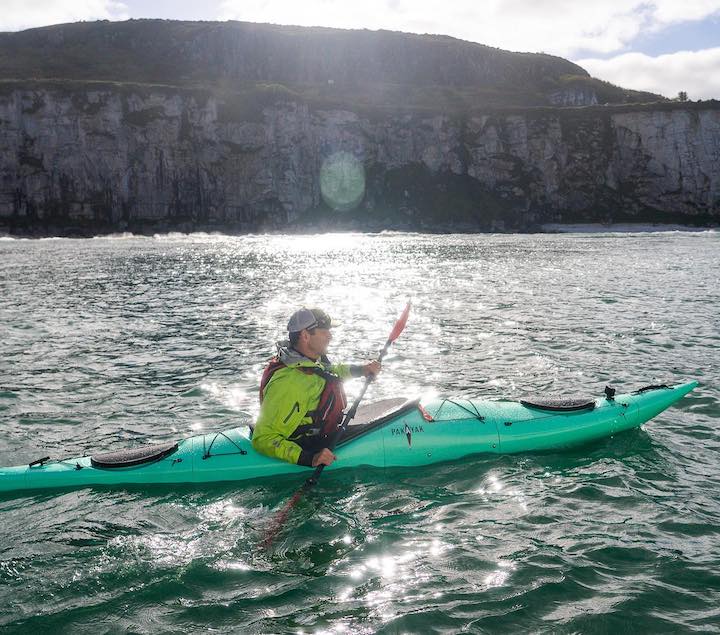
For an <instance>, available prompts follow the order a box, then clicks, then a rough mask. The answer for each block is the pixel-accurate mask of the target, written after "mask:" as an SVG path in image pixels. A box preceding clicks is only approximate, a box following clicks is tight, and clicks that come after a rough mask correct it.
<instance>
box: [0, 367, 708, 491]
mask: <svg viewBox="0 0 720 635" xmlns="http://www.w3.org/2000/svg"><path fill="white" fill-rule="evenodd" d="M695 386H697V382H694V381H693V382H688V383H685V384H681V385H678V386H674V387H664V386H663V387H651V388H650V389H643V390H641V391H638V392H635V393H629V394H624V395H617V396H615V397H614V398H610V397H608V396H606V397H601V398H598V399H595V400H585V403H574V404H569V405H567V407H564V406H563V405H562V404H558V403H542V401H539V400H523V401H507V400H492V401H491V400H470V399H436V400H433V401H430V402H428V403H426V404H424V405H423V406H420V405H419V403H418V401H417V400H415V401H405V400H401V399H391V400H383V401H380V402H376V403H374V404H369V405H368V406H366V407H365V408H363V409H361V410H359V411H358V416H357V417H356V420H355V421H354V423H353V424H352V425H350V426H349V427H348V431H347V433H346V436H345V438H344V439H343V442H342V443H341V444H340V445H339V446H338V448H337V451H336V454H337V455H338V458H339V461H338V462H337V463H334V464H333V465H331V466H330V467H329V468H327V469H331V470H333V469H341V468H348V467H358V466H370V467H380V468H385V467H401V466H422V465H428V464H432V463H437V462H444V461H451V460H456V459H459V458H462V457H464V456H468V455H471V454H480V453H495V454H499V453H502V454H512V453H517V452H527V451H542V450H551V449H560V448H565V447H570V446H575V445H579V444H582V443H587V442H589V441H593V440H596V439H600V438H603V437H607V436H612V435H614V434H616V433H619V432H622V431H624V430H628V429H631V428H635V427H638V426H640V425H642V424H643V423H645V422H646V421H648V420H649V419H651V418H652V417H654V416H656V415H657V414H659V413H660V412H662V411H663V410H665V409H667V408H668V407H670V406H671V405H672V404H673V403H675V402H676V401H678V400H679V399H681V398H682V397H683V396H684V395H686V394H687V393H689V392H690V391H691V390H692V389H693V388H695ZM545 401H546V402H547V400H545ZM291 473H297V474H299V475H304V474H308V473H309V472H308V468H306V467H302V466H298V465H291V464H289V463H285V462H283V461H279V460H277V459H272V458H268V457H266V456H263V455H261V454H258V453H257V452H256V451H255V450H254V449H253V447H252V443H251V429H250V428H249V427H247V426H245V427H241V428H232V429H230V430H224V431H220V432H212V433H208V434H202V435H198V436H195V437H190V438H187V439H183V440H181V441H179V442H177V443H174V442H173V443H165V444H161V445H159V446H141V447H139V448H134V449H131V450H123V451H120V452H113V453H108V454H97V455H93V456H91V457H78V458H75V459H69V460H63V461H50V460H47V459H44V460H42V461H40V462H34V463H33V464H30V465H23V466H15V467H7V468H0V492H3V491H5V492H7V491H17V490H25V489H37V488H63V487H83V486H92V485H130V484H152V483H157V484H169V483H209V482H216V481H240V480H248V479H255V478H264V477H268V476H275V475H280V474H291Z"/></svg>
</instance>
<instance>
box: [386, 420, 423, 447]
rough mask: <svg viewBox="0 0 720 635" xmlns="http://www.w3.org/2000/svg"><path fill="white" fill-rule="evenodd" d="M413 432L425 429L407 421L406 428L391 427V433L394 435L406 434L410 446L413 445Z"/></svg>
mask: <svg viewBox="0 0 720 635" xmlns="http://www.w3.org/2000/svg"><path fill="white" fill-rule="evenodd" d="M413 432H425V430H423V427H422V426H409V425H408V424H407V423H406V424H405V427H404V428H390V435H391V436H393V437H394V436H395V435H402V434H404V435H405V438H407V442H408V446H410V447H412V435H413Z"/></svg>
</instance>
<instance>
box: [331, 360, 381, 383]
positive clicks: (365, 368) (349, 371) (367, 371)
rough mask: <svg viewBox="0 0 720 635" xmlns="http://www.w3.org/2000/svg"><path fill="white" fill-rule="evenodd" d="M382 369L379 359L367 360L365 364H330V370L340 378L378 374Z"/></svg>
mask: <svg viewBox="0 0 720 635" xmlns="http://www.w3.org/2000/svg"><path fill="white" fill-rule="evenodd" d="M381 369H382V365H381V364H380V362H378V361H375V360H373V361H371V362H365V363H364V364H333V365H332V366H330V372H331V373H332V374H333V375H337V376H338V377H340V379H349V378H350V377H367V376H368V375H377V374H378V373H379V372H380V370H381Z"/></svg>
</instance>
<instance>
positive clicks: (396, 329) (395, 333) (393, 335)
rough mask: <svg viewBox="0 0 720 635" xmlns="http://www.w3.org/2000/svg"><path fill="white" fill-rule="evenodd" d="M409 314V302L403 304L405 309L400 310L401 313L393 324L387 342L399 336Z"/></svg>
mask: <svg viewBox="0 0 720 635" xmlns="http://www.w3.org/2000/svg"><path fill="white" fill-rule="evenodd" d="M409 315H410V302H408V303H407V305H405V310H404V311H403V312H402V315H401V316H400V317H399V318H398V321H397V322H395V326H394V327H393V330H392V332H391V333H390V337H388V342H394V341H395V340H396V339H397V338H398V337H400V333H402V332H403V329H404V328H405V325H406V324H407V321H408V316H409Z"/></svg>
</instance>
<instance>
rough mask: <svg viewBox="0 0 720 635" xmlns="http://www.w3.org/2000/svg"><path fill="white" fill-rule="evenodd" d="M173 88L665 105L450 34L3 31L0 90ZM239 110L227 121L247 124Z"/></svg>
mask: <svg viewBox="0 0 720 635" xmlns="http://www.w3.org/2000/svg"><path fill="white" fill-rule="evenodd" d="M3 79H6V80H10V79H14V80H32V79H36V80H43V81H47V80H70V81H75V82H113V83H114V84H115V85H116V86H117V85H118V84H120V85H122V84H132V85H146V84H152V85H165V86H175V87H182V88H185V89H193V88H196V89H201V90H208V91H212V92H220V93H223V94H237V95H244V96H245V98H246V99H247V100H248V101H249V102H250V103H249V105H248V106H247V108H249V109H250V110H253V109H254V108H256V107H257V104H258V103H260V102H262V103H266V102H267V100H268V99H269V98H272V97H274V98H277V99H289V98H293V99H301V100H302V101H305V102H308V103H312V104H316V105H318V106H325V107H333V108H344V109H348V110H357V109H361V110H363V109H364V110H372V111H382V110H398V109H408V108H409V109H415V110H426V111H452V112H459V111H467V110H473V109H477V108H486V107H490V108H496V107H497V108H502V107H536V106H545V105H551V101H550V100H549V94H550V93H555V92H557V91H564V90H571V91H572V90H577V89H578V88H585V89H589V90H592V91H594V92H595V93H596V94H597V95H598V101H599V102H600V103H606V102H607V103H629V102H648V101H658V100H662V99H663V98H661V97H660V96H657V95H650V94H649V93H639V92H635V91H628V90H625V89H622V88H619V87H616V86H612V85H610V84H607V83H605V82H601V81H599V80H597V79H594V78H592V77H590V76H589V75H588V74H587V73H586V72H585V71H584V69H582V68H580V67H579V66H577V65H576V64H573V63H572V62H569V61H567V60H564V59H562V58H559V57H554V56H550V55H544V54H532V53H513V52H510V51H503V50H501V49H496V48H492V47H488V46H483V45H481V44H476V43H473V42H464V41H462V40H457V39H455V38H451V37H447V36H442V35H413V34H408V33H398V32H390V31H367V30H363V31H358V30H355V31H353V30H342V29H328V28H307V27H287V26H278V25H269V24H252V23H243V22H225V23H221V22H180V21H171V20H129V21H126V22H107V21H100V22H83V23H75V24H64V25H56V26H52V27H43V28H39V29H29V30H27V31H21V32H17V33H0V80H3ZM238 108H239V109H238V110H237V112H236V113H235V114H234V113H233V110H232V108H230V109H229V110H228V111H227V112H226V113H225V116H227V117H228V118H233V117H235V116H239V114H240V113H241V112H242V111H243V108H244V107H243V106H241V105H239V106H238Z"/></svg>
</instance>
